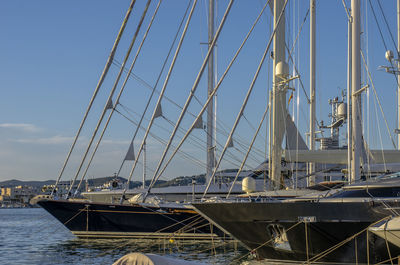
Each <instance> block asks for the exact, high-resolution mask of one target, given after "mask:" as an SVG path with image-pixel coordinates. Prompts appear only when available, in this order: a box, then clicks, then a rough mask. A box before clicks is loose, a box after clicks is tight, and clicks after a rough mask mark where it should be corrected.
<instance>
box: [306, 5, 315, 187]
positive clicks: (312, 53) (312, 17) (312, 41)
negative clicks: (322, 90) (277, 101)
mask: <svg viewBox="0 0 400 265" xmlns="http://www.w3.org/2000/svg"><path fill="white" fill-rule="evenodd" d="M315 47H316V46H315V0H310V150H314V149H315ZM308 169H309V172H308V173H309V174H313V172H315V164H314V163H310V164H309V168H308ZM314 184H315V176H310V177H309V179H308V186H312V185H314Z"/></svg>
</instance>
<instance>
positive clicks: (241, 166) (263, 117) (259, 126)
mask: <svg viewBox="0 0 400 265" xmlns="http://www.w3.org/2000/svg"><path fill="white" fill-rule="evenodd" d="M267 102H268V101H267ZM268 110H269V104H267V106H266V108H265V111H264V114H263V116H262V118H261V121H260V123H259V125H258V128H257V130H256V132H255V133H254V136H253V139H252V140H251V143H250V145H249V149H248V150H247V153H246V155H245V157H244V158H243V161H242V164H241V165H240V168H239V170H238V172H237V173H236V176H235V179H234V180H233V182H232V185H231V187H230V189H229V191H228V194H227V195H226V198H227V199H228V198H229V195H230V194H231V192H232V189H233V186H234V185H235V183H236V180H237V179H238V177H239V174H240V173H241V172H242V169H243V167H244V165H245V164H246V161H247V157H248V156H249V153H250V151H251V148H252V147H253V144H254V142H255V141H256V138H257V135H258V132H259V131H260V129H261V126H262V125H263V122H264V120H265V117H266V116H267V113H268Z"/></svg>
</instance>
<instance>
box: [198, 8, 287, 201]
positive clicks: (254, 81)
mask: <svg viewBox="0 0 400 265" xmlns="http://www.w3.org/2000/svg"><path fill="white" fill-rule="evenodd" d="M287 3H288V0H286V1H285V3H284V4H283V7H282V11H281V13H280V14H279V18H278V21H277V23H276V27H275V28H274V31H273V32H272V34H271V37H270V39H269V41H268V45H267V47H266V49H265V51H264V54H263V56H262V58H261V61H260V63H259V65H258V68H257V71H256V73H255V74H254V77H253V80H252V82H251V84H250V87H249V89H248V91H247V94H246V97H245V99H244V101H243V104H242V107H241V108H240V111H239V113H238V115H237V117H236V120H235V123H234V125H233V127H232V130H231V131H230V133H229V137H228V139H227V140H226V143H225V147H224V149H223V150H222V153H221V154H220V157H219V159H218V162H217V164H216V165H215V168H214V170H213V174H212V175H211V177H210V180H209V181H208V184H207V187H206V189H205V191H204V193H203V198H204V197H205V195H206V194H207V192H208V189H209V188H210V185H211V182H212V180H213V179H214V177H215V173H216V172H217V170H218V167H219V165H220V164H221V161H222V158H223V157H224V154H225V151H226V148H227V147H228V144H229V142H230V141H231V140H232V135H233V134H234V132H235V130H236V127H237V125H238V124H239V121H240V118H241V116H242V114H243V111H244V109H245V108H246V106H247V102H248V99H249V97H250V94H251V92H252V90H253V88H254V85H255V83H256V80H257V79H258V76H259V73H260V71H261V68H262V66H263V64H264V61H265V58H266V57H267V53H268V50H269V47H270V46H271V43H272V40H273V37H274V36H275V33H276V30H277V27H278V25H279V24H280V22H281V19H282V15H283V13H284V11H285V10H286V6H287Z"/></svg>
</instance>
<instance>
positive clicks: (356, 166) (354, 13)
mask: <svg viewBox="0 0 400 265" xmlns="http://www.w3.org/2000/svg"><path fill="white" fill-rule="evenodd" d="M351 17H352V34H351V35H352V38H351V39H352V45H351V58H352V60H351V65H352V67H351V90H352V93H351V95H350V96H351V102H352V104H351V105H352V108H351V115H352V125H351V127H352V147H351V149H352V159H351V182H354V181H356V180H358V179H359V178H360V157H361V144H362V140H361V95H360V93H356V92H358V91H359V90H360V89H361V67H360V0H351Z"/></svg>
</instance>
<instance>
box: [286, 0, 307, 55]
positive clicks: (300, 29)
mask: <svg viewBox="0 0 400 265" xmlns="http://www.w3.org/2000/svg"><path fill="white" fill-rule="evenodd" d="M309 13H310V7H308V9H307V12H306V15H305V16H304V19H303V23H302V24H301V26H300V28H299V32H298V33H297V36H296V38H295V40H294V42H293V45H292V48H291V49H290V52H289V54H292V53H293V50H294V48H295V47H296V44H297V41H298V39H299V36H300V33H301V31H302V29H303V26H304V24H305V23H306V21H307V17H308V15H309Z"/></svg>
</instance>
